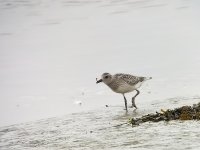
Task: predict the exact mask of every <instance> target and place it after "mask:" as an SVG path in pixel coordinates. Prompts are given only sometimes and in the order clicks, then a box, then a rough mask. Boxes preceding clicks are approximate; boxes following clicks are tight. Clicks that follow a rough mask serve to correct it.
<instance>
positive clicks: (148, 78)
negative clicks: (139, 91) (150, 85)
mask: <svg viewBox="0 0 200 150" xmlns="http://www.w3.org/2000/svg"><path fill="white" fill-rule="evenodd" d="M151 79H152V77H145V79H144V81H146V80H151Z"/></svg>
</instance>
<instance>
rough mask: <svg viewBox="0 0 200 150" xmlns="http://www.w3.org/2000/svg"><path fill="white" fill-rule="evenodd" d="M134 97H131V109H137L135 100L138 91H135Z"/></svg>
mask: <svg viewBox="0 0 200 150" xmlns="http://www.w3.org/2000/svg"><path fill="white" fill-rule="evenodd" d="M136 92H137V93H136V94H135V96H133V97H132V107H135V108H136V109H137V106H136V105H135V98H136V96H138V95H139V94H140V91H138V90H136Z"/></svg>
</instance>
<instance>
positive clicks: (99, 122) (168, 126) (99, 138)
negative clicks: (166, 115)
mask: <svg viewBox="0 0 200 150" xmlns="http://www.w3.org/2000/svg"><path fill="white" fill-rule="evenodd" d="M187 100H188V99H187V98H184V99H181V98H177V99H176V101H177V102H179V101H182V103H186V101H187ZM190 101H191V103H195V102H196V101H199V98H190ZM166 103H168V106H170V105H171V106H173V105H174V104H173V103H172V101H171V100H166ZM180 103H181V102H180ZM149 105H150V106H151V107H150V108H151V109H150V108H149V107H148V106H147V107H145V108H144V109H138V110H136V111H132V110H131V109H129V113H128V114H126V113H125V111H124V110H123V108H122V107H121V106H115V107H105V108H101V109H98V110H95V111H90V112H82V113H74V114H70V115H66V116H63V117H56V118H50V119H43V120H38V121H36V122H29V123H24V124H18V125H12V126H7V127H2V128H0V149H2V150H4V149H5V150H7V149H15V150H17V149H77V150H79V149H80V150H81V149H133V148H135V149H177V150H180V149H199V146H200V143H199V138H200V132H199V131H200V129H199V125H200V122H199V121H170V122H159V123H144V124H141V125H139V126H135V127H133V128H132V127H131V125H130V124H128V119H129V118H131V117H139V116H141V115H144V114H146V113H151V112H154V111H155V110H156V107H159V105H155V104H154V105H151V104H149ZM157 110H158V109H157ZM158 111H159V110H158ZM183 143H184V144H183Z"/></svg>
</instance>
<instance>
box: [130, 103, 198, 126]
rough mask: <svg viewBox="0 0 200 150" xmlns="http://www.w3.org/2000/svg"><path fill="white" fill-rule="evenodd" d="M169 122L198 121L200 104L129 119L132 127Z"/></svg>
mask: <svg viewBox="0 0 200 150" xmlns="http://www.w3.org/2000/svg"><path fill="white" fill-rule="evenodd" d="M170 120H200V103H198V104H194V105H193V106H182V107H180V108H175V109H173V110H170V109H168V110H166V111H164V110H161V112H156V113H155V114H148V115H144V116H142V117H140V118H132V119H130V123H131V124H132V126H134V125H139V124H140V123H144V122H149V121H151V122H159V121H170Z"/></svg>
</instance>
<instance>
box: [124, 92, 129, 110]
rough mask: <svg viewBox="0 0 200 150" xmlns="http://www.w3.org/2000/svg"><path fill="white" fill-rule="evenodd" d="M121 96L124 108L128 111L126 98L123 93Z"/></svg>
mask: <svg viewBox="0 0 200 150" xmlns="http://www.w3.org/2000/svg"><path fill="white" fill-rule="evenodd" d="M123 96H124V103H125V109H126V111H128V109H127V100H126V97H125V95H124V94H123Z"/></svg>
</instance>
